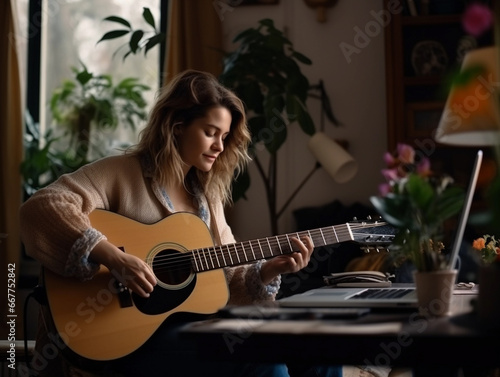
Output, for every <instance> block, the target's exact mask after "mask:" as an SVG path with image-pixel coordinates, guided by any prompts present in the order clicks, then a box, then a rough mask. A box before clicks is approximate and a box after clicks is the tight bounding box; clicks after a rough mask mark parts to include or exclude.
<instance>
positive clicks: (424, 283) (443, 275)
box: [413, 270, 457, 317]
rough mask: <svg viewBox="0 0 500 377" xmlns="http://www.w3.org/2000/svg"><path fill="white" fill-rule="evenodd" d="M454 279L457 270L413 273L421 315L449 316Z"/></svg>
mask: <svg viewBox="0 0 500 377" xmlns="http://www.w3.org/2000/svg"><path fill="white" fill-rule="evenodd" d="M456 277H457V270H441V271H430V272H420V271H415V272H414V273H413V278H414V281H415V287H416V289H417V298H418V305H419V311H420V314H421V315H424V316H432V317H440V316H446V315H449V314H450V304H451V297H452V294H453V289H454V287H455V279H456Z"/></svg>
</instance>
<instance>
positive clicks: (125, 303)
mask: <svg viewBox="0 0 500 377" xmlns="http://www.w3.org/2000/svg"><path fill="white" fill-rule="evenodd" d="M113 285H114V287H115V289H116V291H117V292H118V293H117V296H118V301H119V302H120V307H121V308H128V307H130V306H133V305H134V304H133V302H132V296H131V295H130V290H129V289H128V288H127V287H126V286H124V285H123V284H122V283H120V282H119V281H118V280H116V279H115V281H114V284H113Z"/></svg>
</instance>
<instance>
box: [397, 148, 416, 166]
mask: <svg viewBox="0 0 500 377" xmlns="http://www.w3.org/2000/svg"><path fill="white" fill-rule="evenodd" d="M397 153H398V158H399V161H401V162H402V163H403V164H413V163H414V159H415V149H413V147H412V146H410V145H408V144H403V143H399V144H398V149H397Z"/></svg>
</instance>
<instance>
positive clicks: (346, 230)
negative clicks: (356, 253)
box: [191, 224, 354, 272]
mask: <svg viewBox="0 0 500 377" xmlns="http://www.w3.org/2000/svg"><path fill="white" fill-rule="evenodd" d="M305 236H309V237H310V238H311V240H312V241H313V243H314V247H318V246H325V245H333V244H336V243H340V242H344V241H352V240H353V239H354V238H353V234H352V231H351V228H350V226H349V224H343V225H336V226H329V227H324V228H318V229H313V230H307V231H302V232H295V233H288V234H283V235H279V236H272V237H265V238H260V239H256V240H251V241H244V242H238V243H232V244H227V245H221V246H213V247H207V248H203V249H195V250H191V255H192V266H193V270H194V271H196V272H203V271H209V270H214V269H219V268H222V267H228V266H236V265H239V264H244V263H248V262H253V261H256V260H259V259H268V258H272V257H275V256H277V255H284V254H290V253H293V252H295V251H298V249H297V248H296V247H295V245H294V244H293V242H292V240H291V239H292V238H293V237H295V238H299V239H300V238H302V237H305Z"/></svg>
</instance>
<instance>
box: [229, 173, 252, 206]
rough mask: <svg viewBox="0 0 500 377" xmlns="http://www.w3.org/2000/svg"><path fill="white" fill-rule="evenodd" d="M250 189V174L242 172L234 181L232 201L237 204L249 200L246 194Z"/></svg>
mask: <svg viewBox="0 0 500 377" xmlns="http://www.w3.org/2000/svg"><path fill="white" fill-rule="evenodd" d="M249 188H250V174H248V171H247V170H244V171H242V172H241V173H240V174H239V175H238V177H236V178H235V179H234V181H233V186H232V201H233V203H236V202H237V201H238V200H240V199H245V200H246V199H247V197H246V196H245V193H246V192H247V190H248V189H249Z"/></svg>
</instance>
